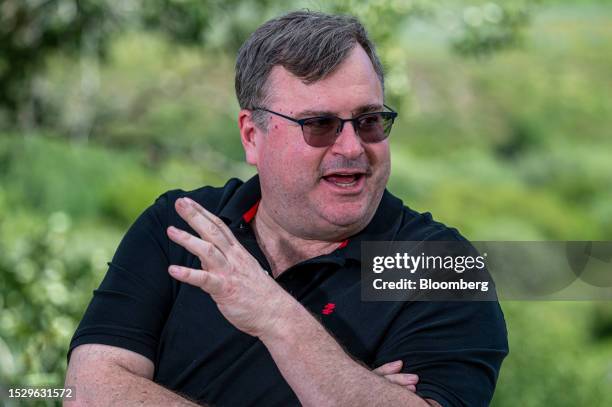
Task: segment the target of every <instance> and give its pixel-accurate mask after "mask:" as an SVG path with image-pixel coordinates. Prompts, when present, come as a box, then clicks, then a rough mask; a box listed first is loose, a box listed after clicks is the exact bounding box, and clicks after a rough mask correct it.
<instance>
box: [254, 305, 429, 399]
mask: <svg viewBox="0 0 612 407" xmlns="http://www.w3.org/2000/svg"><path fill="white" fill-rule="evenodd" d="M288 315H289V316H288V317H287V318H284V321H286V322H285V323H284V324H281V326H279V327H278V329H276V330H275V332H273V333H272V332H271V333H270V334H268V335H264V336H262V337H261V340H262V342H263V343H264V344H265V346H266V347H267V348H268V350H269V352H270V354H271V355H272V358H273V359H274V361H275V363H276V365H277V366H278V368H279V370H280V372H281V374H282V375H283V377H284V378H285V380H286V381H287V383H288V384H289V386H291V388H292V389H293V391H294V392H295V394H296V395H297V397H298V398H299V400H300V402H301V403H302V404H303V405H305V406H317V407H318V406H332V405H333V406H337V405H351V406H393V405H402V406H408V407H410V406H415V407H416V406H428V407H429V404H428V403H427V402H425V401H424V400H423V399H422V398H420V397H418V396H417V395H415V394H414V393H412V392H410V391H407V390H406V389H404V388H402V387H401V386H399V385H397V384H394V383H390V382H389V381H387V380H385V379H384V378H382V377H380V376H378V375H376V374H375V373H373V372H371V371H370V370H368V369H367V368H365V367H363V366H361V365H360V364H359V363H357V362H355V361H354V360H352V359H351V358H350V357H349V356H348V355H347V354H346V353H345V352H344V351H343V349H342V348H341V347H340V345H338V343H337V342H336V341H335V340H334V339H333V338H332V337H331V336H330V335H329V333H328V332H327V331H326V330H325V329H324V328H323V327H322V326H321V325H320V324H319V323H318V321H316V320H315V318H314V317H313V316H312V315H310V313H309V312H308V311H307V310H306V309H305V308H303V307H302V306H301V305H300V304H299V303H297V302H293V303H292V306H291V310H289V311H288Z"/></svg>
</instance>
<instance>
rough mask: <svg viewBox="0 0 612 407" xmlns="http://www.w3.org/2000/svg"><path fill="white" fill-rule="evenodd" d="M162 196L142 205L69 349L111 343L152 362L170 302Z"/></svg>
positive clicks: (165, 209)
mask: <svg viewBox="0 0 612 407" xmlns="http://www.w3.org/2000/svg"><path fill="white" fill-rule="evenodd" d="M167 225H168V198H167V194H164V195H162V196H160V197H159V198H158V199H157V200H156V201H155V203H154V204H153V205H152V206H150V207H149V208H147V209H146V210H145V211H144V212H143V213H142V214H141V215H140V216H139V217H138V219H137V220H136V221H135V222H134V224H133V225H132V226H131V227H130V228H129V230H128V232H127V233H126V234H125V236H124V237H123V239H122V240H121V243H120V244H119V247H118V248H117V250H116V252H115V255H114V256H113V259H112V261H111V262H110V263H108V265H109V268H108V271H107V272H106V275H105V276H104V279H103V280H102V283H101V284H100V286H99V287H98V288H97V289H96V290H94V291H93V298H92V300H91V302H90V303H89V306H88V307H87V310H86V311H85V314H84V316H83V319H82V320H81V322H80V324H79V326H78V328H77V330H76V332H75V334H74V336H73V337H72V341H71V342H70V348H69V351H68V355H67V358H68V361H70V354H71V352H72V350H73V349H74V348H75V347H77V346H79V345H82V344H88V343H97V344H104V345H112V346H117V347H121V348H124V349H128V350H131V351H134V352H137V353H139V354H141V355H143V356H145V357H147V358H148V359H150V360H151V361H153V362H155V355H156V351H157V344H158V341H159V338H160V334H161V331H162V329H163V327H164V323H165V320H166V318H167V316H168V313H169V310H170V308H171V306H172V298H173V284H174V282H173V281H172V279H171V277H170V276H169V275H168V272H167V270H168V266H169V255H168V253H169V239H168V238H167V236H166V228H167Z"/></svg>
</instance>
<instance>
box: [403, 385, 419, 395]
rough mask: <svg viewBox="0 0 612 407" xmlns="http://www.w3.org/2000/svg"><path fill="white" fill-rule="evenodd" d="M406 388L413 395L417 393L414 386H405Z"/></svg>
mask: <svg viewBox="0 0 612 407" xmlns="http://www.w3.org/2000/svg"><path fill="white" fill-rule="evenodd" d="M404 387H405V388H406V389H408V390H410V391H411V392H413V393H414V392H415V391H416V386H415V385H414V384H409V385H408V386H404Z"/></svg>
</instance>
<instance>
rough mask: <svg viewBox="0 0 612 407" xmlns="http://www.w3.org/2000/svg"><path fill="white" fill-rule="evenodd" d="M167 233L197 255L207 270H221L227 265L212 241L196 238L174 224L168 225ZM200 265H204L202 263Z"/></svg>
mask: <svg viewBox="0 0 612 407" xmlns="http://www.w3.org/2000/svg"><path fill="white" fill-rule="evenodd" d="M167 233H168V237H169V238H170V239H172V241H173V242H175V243H177V244H180V245H181V246H183V247H184V248H185V249H187V250H188V251H189V252H190V253H191V254H193V255H194V256H197V257H199V258H200V260H201V261H202V262H203V263H205V264H206V268H207V269H208V270H218V269H221V270H223V269H224V268H225V266H226V265H227V260H226V258H225V257H224V256H223V254H222V253H221V252H220V251H219V250H218V249H217V248H216V247H215V245H213V244H212V243H210V242H207V241H205V240H202V239H200V238H197V237H195V236H194V235H192V234H191V233H187V232H185V231H184V230H180V229H178V228H175V227H174V226H170V227H169V228H168V230H167ZM202 266H203V267H204V264H203V265H202Z"/></svg>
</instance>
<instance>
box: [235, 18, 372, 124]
mask: <svg viewBox="0 0 612 407" xmlns="http://www.w3.org/2000/svg"><path fill="white" fill-rule="evenodd" d="M356 44H359V45H360V46H361V47H362V48H363V49H364V51H365V52H366V54H367V55H368V57H369V58H370V61H372V66H373V67H374V71H375V72H376V74H377V75H378V78H379V79H380V83H381V86H382V87H383V89H384V74H383V68H382V64H381V63H380V60H379V59H378V56H377V55H376V50H375V47H374V44H373V43H372V42H371V41H370V39H369V38H368V34H367V32H366V30H365V28H364V27H363V25H362V24H361V23H360V22H359V20H358V19H357V18H355V17H352V16H345V15H330V14H324V13H319V12H314V11H294V12H291V13H288V14H285V15H283V16H280V17H277V18H274V19H272V20H269V21H267V22H266V23H264V24H263V25H261V26H260V27H259V28H258V29H257V30H255V31H254V32H253V34H251V36H250V37H249V38H248V39H247V40H246V41H245V43H244V44H242V46H241V47H240V50H239V51H238V58H237V59H236V79H235V86H236V96H237V98H238V103H239V104H240V108H242V109H253V108H255V107H260V106H263V105H264V104H265V102H266V101H267V100H266V98H267V97H268V96H269V95H268V89H267V81H268V77H269V76H270V72H271V70H272V68H273V67H274V66H276V65H280V66H282V67H283V68H285V69H286V70H288V71H289V72H290V73H292V74H293V75H295V76H297V77H298V78H300V79H302V80H303V81H304V83H306V84H310V83H314V82H316V81H318V80H320V79H323V78H325V76H327V75H328V74H330V73H332V72H333V71H334V70H335V69H336V68H337V67H338V66H339V65H340V64H341V63H342V62H344V60H345V59H346V58H347V57H348V56H349V53H350V52H351V51H352V50H353V48H354V47H355V45H356ZM255 113H258V112H255ZM255 122H256V123H257V124H258V125H259V126H260V127H262V128H265V127H266V126H265V125H264V124H263V117H262V116H261V115H257V114H255Z"/></svg>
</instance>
